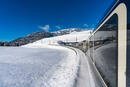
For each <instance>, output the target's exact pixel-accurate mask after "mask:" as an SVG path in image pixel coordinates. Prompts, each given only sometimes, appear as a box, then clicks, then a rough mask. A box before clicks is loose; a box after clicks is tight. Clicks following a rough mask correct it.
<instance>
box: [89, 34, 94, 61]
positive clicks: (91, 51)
mask: <svg viewBox="0 0 130 87" xmlns="http://www.w3.org/2000/svg"><path fill="white" fill-rule="evenodd" d="M93 42H94V36H92V37H91V38H90V41H89V47H90V49H89V51H90V57H91V58H92V60H93V53H94V48H93V47H94V43H93Z"/></svg>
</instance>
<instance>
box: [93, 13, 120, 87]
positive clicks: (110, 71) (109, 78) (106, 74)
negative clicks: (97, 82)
mask: <svg viewBox="0 0 130 87" xmlns="http://www.w3.org/2000/svg"><path fill="white" fill-rule="evenodd" d="M117 30H118V17H117V15H116V14H114V15H113V16H112V17H111V18H110V19H109V20H108V21H107V22H106V23H104V24H103V25H102V27H101V28H100V29H99V30H98V31H97V32H96V33H95V35H94V62H95V65H96V67H97V68H98V70H99V72H100V74H101V76H102V77H103V79H104V80H105V82H106V84H107V85H108V87H116V86H117V55H118V54H117V50H118V49H117Z"/></svg>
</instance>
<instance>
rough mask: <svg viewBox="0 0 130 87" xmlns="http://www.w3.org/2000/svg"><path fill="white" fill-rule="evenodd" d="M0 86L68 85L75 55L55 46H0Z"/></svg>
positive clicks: (74, 68) (72, 77)
mask: <svg viewBox="0 0 130 87" xmlns="http://www.w3.org/2000/svg"><path fill="white" fill-rule="evenodd" d="M0 51H1V52H0V55H1V56H0V87H72V86H73V84H74V81H75V78H76V74H77V69H78V62H79V58H77V57H76V54H75V52H74V51H72V50H70V49H67V48H64V47H57V46H48V45H35V46H34V45H32V47H31V46H30V47H28V48H27V46H26V48H25V47H0Z"/></svg>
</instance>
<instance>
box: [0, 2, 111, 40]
mask: <svg viewBox="0 0 130 87" xmlns="http://www.w3.org/2000/svg"><path fill="white" fill-rule="evenodd" d="M112 2H113V0H0V41H10V40H13V39H15V38H18V37H21V36H25V35H27V34H29V33H31V32H36V31H42V30H43V29H44V30H46V31H49V32H52V31H56V30H60V29H63V28H92V27H95V25H96V24H97V23H98V22H99V21H100V19H101V18H102V16H103V14H104V12H105V11H106V10H107V9H108V7H109V6H110V5H111V3H112Z"/></svg>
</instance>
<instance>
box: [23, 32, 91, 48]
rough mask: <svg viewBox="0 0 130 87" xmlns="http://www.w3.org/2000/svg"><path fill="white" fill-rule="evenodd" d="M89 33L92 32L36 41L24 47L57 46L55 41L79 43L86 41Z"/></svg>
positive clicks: (73, 33)
mask: <svg viewBox="0 0 130 87" xmlns="http://www.w3.org/2000/svg"><path fill="white" fill-rule="evenodd" d="M90 32H92V30H88V31H82V32H72V33H70V34H66V35H62V36H56V37H51V38H45V39H42V40H38V41H36V42H34V43H30V44H28V45H25V46H26V47H29V46H32V45H36V44H37V45H39V44H57V41H64V42H76V41H77V42H81V41H83V40H87V39H88V36H89V35H90Z"/></svg>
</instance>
